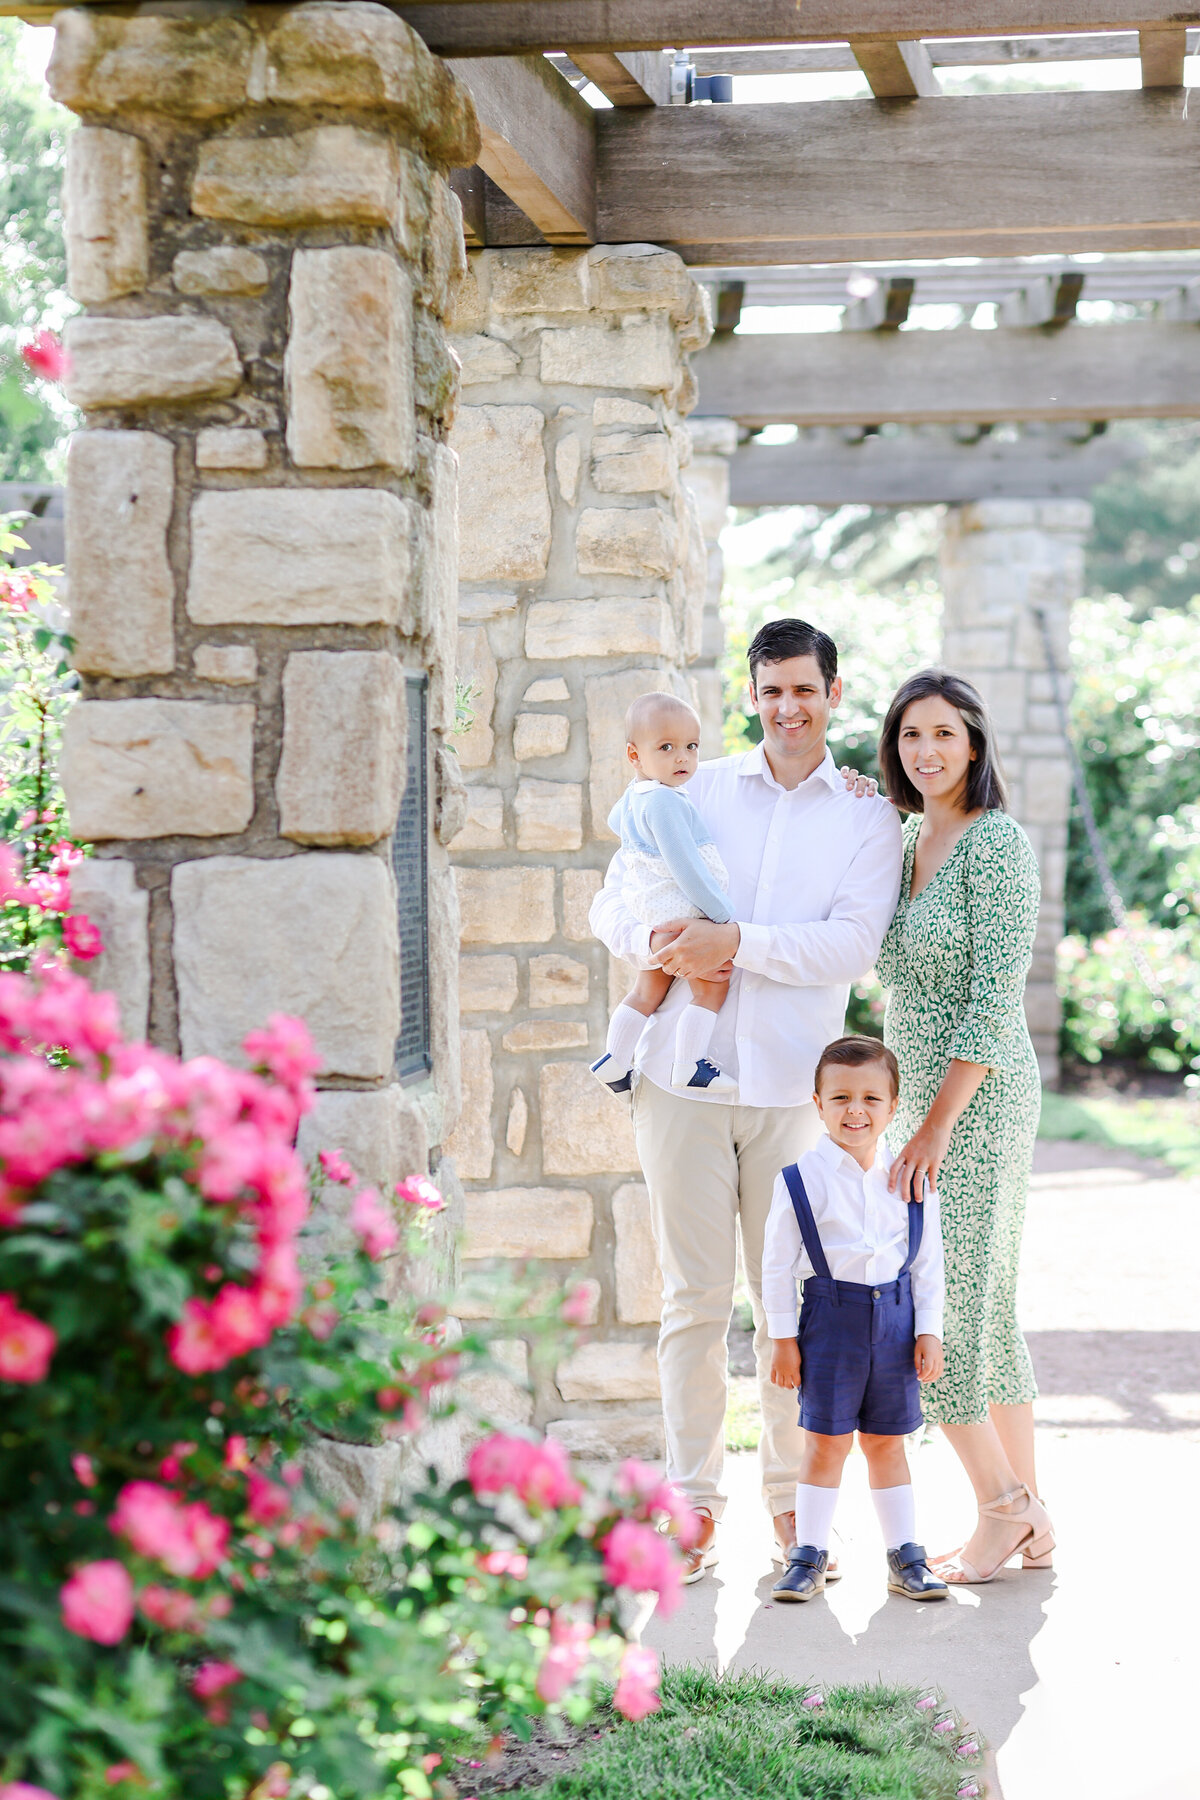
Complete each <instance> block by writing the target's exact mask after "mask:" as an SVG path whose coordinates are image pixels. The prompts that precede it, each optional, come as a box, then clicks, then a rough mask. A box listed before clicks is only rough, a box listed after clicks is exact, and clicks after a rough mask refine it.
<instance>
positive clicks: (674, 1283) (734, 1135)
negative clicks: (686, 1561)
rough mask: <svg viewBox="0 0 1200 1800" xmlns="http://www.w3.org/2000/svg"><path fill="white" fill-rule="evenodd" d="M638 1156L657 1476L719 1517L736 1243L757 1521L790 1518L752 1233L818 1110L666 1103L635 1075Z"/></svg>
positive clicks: (796, 1429)
mask: <svg viewBox="0 0 1200 1800" xmlns="http://www.w3.org/2000/svg"><path fill="white" fill-rule="evenodd" d="M633 1125H634V1131H635V1133H636V1136H637V1148H638V1156H639V1158H640V1160H641V1165H642V1171H643V1173H644V1175H645V1177H646V1185H647V1187H648V1189H649V1192H650V1220H651V1224H652V1226H653V1230H654V1241H655V1243H656V1245H657V1247H658V1256H659V1262H660V1264H661V1265H662V1276H663V1310H662V1327H661V1330H660V1332H659V1338H658V1367H659V1375H660V1377H661V1380H662V1399H663V1416H664V1421H665V1425H666V1439H667V1475H668V1478H669V1479H670V1480H671V1481H673V1482H674V1483H675V1484H676V1486H677V1487H679V1488H680V1489H682V1491H683V1493H684V1494H686V1496H687V1498H688V1499H689V1500H690V1501H691V1502H692V1504H693V1505H695V1506H704V1507H707V1508H708V1509H709V1511H710V1512H711V1513H712V1515H713V1517H714V1518H715V1519H719V1518H720V1516H721V1513H722V1511H723V1509H724V1506H725V1495H724V1494H723V1493H722V1491H721V1471H722V1464H723V1461H724V1441H725V1401H726V1384H727V1375H726V1370H727V1358H728V1352H727V1350H726V1334H727V1333H728V1330H729V1320H730V1316H731V1314H732V1311H733V1287H734V1278H735V1274H736V1269H737V1233H738V1226H739V1224H740V1227H741V1240H742V1260H743V1263H744V1265H745V1269H746V1280H747V1282H748V1284H749V1287H750V1300H751V1305H752V1307H753V1310H754V1355H755V1361H756V1363H757V1367H758V1387H759V1398H760V1400H761V1404H762V1415H763V1434H762V1439H761V1442H760V1445H759V1457H760V1460H761V1463H762V1483H763V1498H764V1500H765V1501H766V1505H767V1511H768V1512H769V1513H771V1514H772V1515H774V1514H775V1513H779V1512H785V1511H790V1510H791V1508H792V1507H793V1506H794V1505H795V1487H796V1479H797V1473H798V1471H799V1467H800V1452H801V1447H802V1443H803V1434H802V1432H801V1430H800V1426H799V1423H798V1419H797V1412H798V1408H797V1404H796V1395H795V1394H794V1393H793V1392H792V1391H791V1390H789V1389H787V1388H777V1387H772V1386H771V1340H770V1338H769V1337H768V1336H767V1322H766V1317H765V1315H764V1313H763V1306H762V1254H763V1233H764V1231H765V1230H766V1224H767V1214H768V1213H769V1212H770V1210H771V1193H772V1190H773V1188H774V1186H775V1177H776V1176H777V1175H778V1173H779V1171H780V1169H782V1168H784V1167H785V1165H786V1164H788V1163H790V1162H795V1161H796V1159H797V1157H799V1156H801V1155H803V1153H804V1151H806V1150H809V1149H811V1148H812V1146H813V1144H815V1143H816V1141H817V1138H818V1136H819V1135H820V1120H819V1118H818V1116H817V1109H816V1107H815V1106H813V1105H812V1104H811V1103H810V1104H809V1105H807V1106H722V1105H719V1104H716V1103H714V1102H707V1101H702V1100H688V1099H686V1098H685V1097H684V1096H683V1095H681V1094H674V1093H668V1092H667V1091H666V1090H665V1089H663V1088H660V1087H656V1086H655V1085H654V1083H653V1082H651V1081H647V1080H646V1078H645V1077H644V1076H640V1077H637V1078H636V1079H635V1082H634V1093H633Z"/></svg>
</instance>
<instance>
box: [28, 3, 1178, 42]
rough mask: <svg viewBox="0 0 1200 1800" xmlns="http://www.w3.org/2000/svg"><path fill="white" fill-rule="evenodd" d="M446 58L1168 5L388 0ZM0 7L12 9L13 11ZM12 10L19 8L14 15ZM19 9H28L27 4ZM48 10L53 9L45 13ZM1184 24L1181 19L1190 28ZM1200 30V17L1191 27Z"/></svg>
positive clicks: (1031, 20) (1128, 27)
mask: <svg viewBox="0 0 1200 1800" xmlns="http://www.w3.org/2000/svg"><path fill="white" fill-rule="evenodd" d="M389 3H391V4H393V7H394V10H395V11H397V12H399V13H401V14H402V15H403V17H404V18H406V19H407V20H408V21H409V23H410V24H411V25H413V26H414V27H415V29H416V30H417V31H418V32H419V33H420V34H421V36H422V37H423V38H424V39H425V41H426V43H427V44H428V45H429V46H430V48H431V49H433V50H437V51H438V52H439V53H441V54H444V55H456V56H467V55H471V56H498V55H500V56H502V55H512V54H514V53H516V52H519V51H526V50H564V49H567V48H568V47H571V48H572V53H574V50H575V49H579V50H588V49H595V50H661V49H664V48H676V47H679V48H684V47H688V48H691V47H695V48H704V47H707V46H711V45H721V44H729V45H738V46H749V45H753V44H845V43H847V42H849V40H850V39H851V38H854V39H856V40H862V41H864V42H867V41H870V40H871V39H876V40H879V41H881V42H884V43H899V42H902V41H905V40H912V39H918V38H1011V37H1021V36H1029V35H1037V34H1042V35H1050V34H1054V33H1071V32H1107V31H1165V30H1168V29H1171V28H1177V27H1178V26H1179V24H1180V19H1179V9H1178V8H1177V7H1174V6H1171V5H1169V4H1166V3H1165V0H1142V3H1141V4H1140V5H1139V4H1137V0H1125V3H1124V4H1122V3H1121V0H990V3H989V4H988V5H987V6H983V5H981V4H980V3H979V0H804V4H803V5H802V6H797V4H796V0H755V4H754V5H753V6H752V7H749V6H747V5H746V4H745V0H707V4H706V5H704V6H701V7H698V6H696V5H695V3H694V0H451V3H450V4H446V5H428V4H427V5H422V4H419V3H418V4H413V5H409V4H406V3H405V0H389ZM0 10H9V9H8V8H7V7H3V8H0ZM12 10H17V8H15V7H14V8H13V9H12ZM21 10H28V7H26V8H23V9H21ZM46 10H47V11H49V10H50V8H49V7H47V9H46ZM1187 22H1188V21H1187V20H1186V19H1185V20H1184V21H1183V23H1184V24H1186V23H1187ZM1195 22H1197V23H1200V20H1197V21H1195Z"/></svg>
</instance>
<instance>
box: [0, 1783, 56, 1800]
mask: <svg viewBox="0 0 1200 1800" xmlns="http://www.w3.org/2000/svg"><path fill="white" fill-rule="evenodd" d="M0 1800H58V1795H57V1794H52V1793H51V1792H50V1790H49V1788H40V1787H34V1785H33V1783H32V1782H31V1781H0Z"/></svg>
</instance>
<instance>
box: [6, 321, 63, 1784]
mask: <svg viewBox="0 0 1200 1800" xmlns="http://www.w3.org/2000/svg"><path fill="white" fill-rule="evenodd" d="M21 360H22V362H23V363H24V364H25V366H26V368H27V369H31V370H32V371H33V373H34V374H35V375H40V376H41V377H42V379H43V380H44V381H65V380H66V379H67V376H68V374H69V373H70V358H69V357H68V355H67V353H66V351H65V350H64V349H63V347H62V345H61V343H60V342H59V340H58V338H57V337H56V336H55V335H54V333H53V332H52V331H46V330H42V331H39V332H38V334H37V336H36V337H35V338H34V340H33V342H32V344H22V345H21ZM16 1785H17V1786H18V1787H19V1786H20V1785H21V1784H20V1783H19V1782H18V1783H17V1784H16ZM10 1800H12V1797H10Z"/></svg>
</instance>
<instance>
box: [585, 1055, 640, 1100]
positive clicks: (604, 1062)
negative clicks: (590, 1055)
mask: <svg viewBox="0 0 1200 1800" xmlns="http://www.w3.org/2000/svg"><path fill="white" fill-rule="evenodd" d="M591 1069H592V1074H593V1075H594V1076H595V1077H596V1080H597V1081H598V1082H599V1083H600V1086H601V1087H606V1088H607V1089H608V1091H609V1093H610V1094H627V1093H628V1092H629V1090H630V1088H631V1087H632V1086H633V1070H632V1069H622V1068H621V1065H620V1064H619V1063H618V1062H617V1061H616V1059H615V1058H614V1057H611V1056H610V1055H609V1054H608V1051H607V1050H606V1051H605V1052H604V1055H603V1056H598V1057H597V1058H596V1060H595V1062H594V1063H593V1064H592V1065H591Z"/></svg>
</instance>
